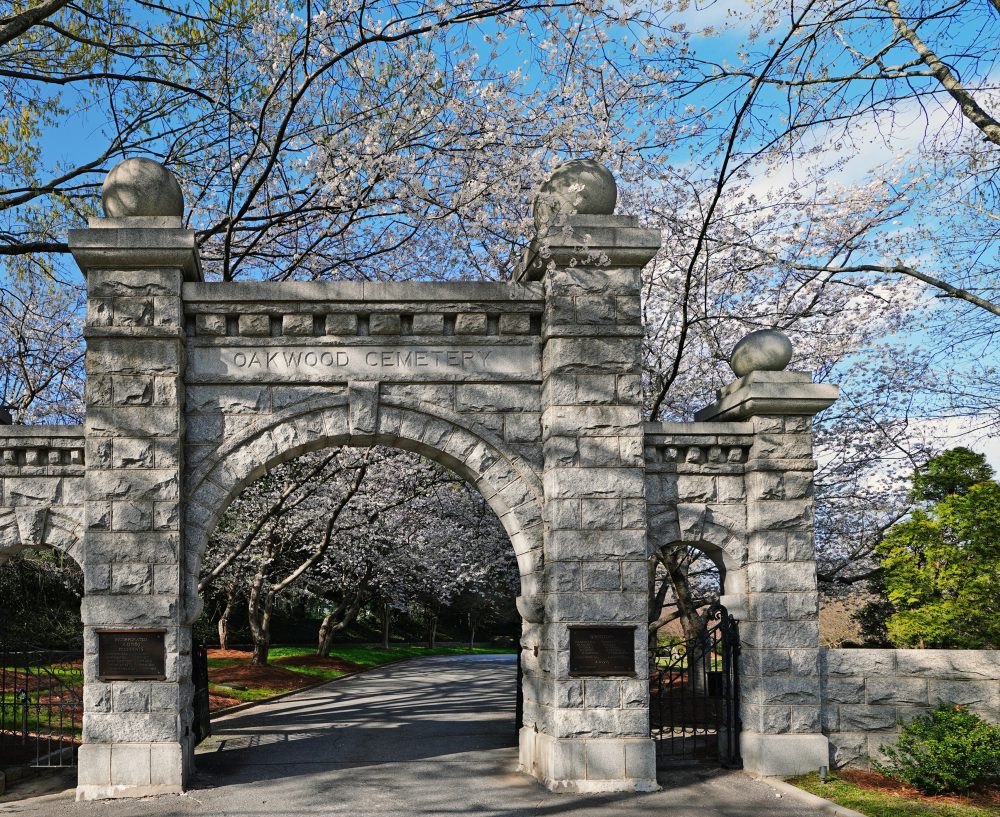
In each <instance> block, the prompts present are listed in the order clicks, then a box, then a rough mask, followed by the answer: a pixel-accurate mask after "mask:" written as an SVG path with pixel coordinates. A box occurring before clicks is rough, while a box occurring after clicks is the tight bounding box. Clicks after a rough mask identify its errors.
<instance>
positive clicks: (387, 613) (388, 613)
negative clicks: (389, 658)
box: [382, 604, 392, 650]
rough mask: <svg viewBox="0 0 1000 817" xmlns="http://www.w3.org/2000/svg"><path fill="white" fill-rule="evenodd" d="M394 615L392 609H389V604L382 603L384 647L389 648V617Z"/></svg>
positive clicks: (384, 648)
mask: <svg viewBox="0 0 1000 817" xmlns="http://www.w3.org/2000/svg"><path fill="white" fill-rule="evenodd" d="M391 616H392V611H391V610H390V609H389V605H388V604H383V605H382V649H383V650H387V649H389V619H390V617H391Z"/></svg>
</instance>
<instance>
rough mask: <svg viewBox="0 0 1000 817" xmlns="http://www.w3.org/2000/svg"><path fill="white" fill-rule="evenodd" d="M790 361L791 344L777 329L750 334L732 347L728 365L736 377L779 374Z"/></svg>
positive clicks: (761, 330)
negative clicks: (767, 373)
mask: <svg viewBox="0 0 1000 817" xmlns="http://www.w3.org/2000/svg"><path fill="white" fill-rule="evenodd" d="M791 359H792V342H791V341H790V340H789V339H788V336H787V335H785V334H784V333H783V332H779V331H778V330H777V329H760V330H758V331H756V332H751V333H750V334H749V335H747V336H746V337H745V338H743V340H741V341H740V342H739V343H737V344H736V346H734V347H733V353H732V354H731V355H730V356H729V365H730V366H731V367H732V370H733V371H734V372H735V373H736V376H737V377H743V376H745V375H748V374H750V372H780V371H781V370H782V369H784V368H785V367H786V366H787V365H788V362H789V361H790V360H791Z"/></svg>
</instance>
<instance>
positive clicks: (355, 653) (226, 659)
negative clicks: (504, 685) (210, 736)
mask: <svg viewBox="0 0 1000 817" xmlns="http://www.w3.org/2000/svg"><path fill="white" fill-rule="evenodd" d="M213 652H215V653H218V651H213V650H209V654H208V669H209V692H210V693H211V694H210V698H211V701H212V709H213V710H216V709H222V708H224V707H227V706H233V705H235V704H237V703H247V702H250V701H257V700H260V699H261V698H267V697H269V696H271V695H278V694H280V693H282V692H289V691H291V690H294V689H299V688H301V687H304V686H311V685H312V684H317V683H322V682H324V681H332V680H334V679H335V678H340V677H342V676H343V675H346V674H347V673H349V672H356V671H357V670H359V669H368V668H369V667H376V666H378V665H380V664H387V663H389V662H391V661H400V660H403V659H407V658H421V657H423V656H430V655H470V654H492V653H507V654H511V653H515V652H516V650H515V649H514V648H512V647H511V648H504V647H476V648H475V649H473V650H470V649H469V648H468V647H454V646H449V647H435V648H434V649H430V648H428V647H421V646H403V645H400V646H392V647H389V649H387V650H384V649H382V648H381V647H370V646H359V645H351V644H345V645H338V646H336V647H334V648H333V649H332V650H330V657H329V658H318V657H317V656H316V654H315V650H314V649H313V648H311V647H272V648H271V650H270V651H269V652H268V661H269V665H268V666H267V667H254V666H253V665H252V664H250V660H249V659H250V653H240V654H238V655H235V656H234V655H233V653H232V652H229V653H227V654H225V655H222V656H220V655H214V656H213ZM234 685H235V686H236V687H246V689H237V688H234Z"/></svg>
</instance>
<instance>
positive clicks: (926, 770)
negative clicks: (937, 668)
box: [872, 703, 1000, 794]
mask: <svg viewBox="0 0 1000 817" xmlns="http://www.w3.org/2000/svg"><path fill="white" fill-rule="evenodd" d="M881 749H882V751H883V753H884V754H885V756H886V758H887V759H888V762H886V763H879V762H874V763H873V764H872V765H873V766H874V767H875V769H876V770H877V771H879V772H881V773H882V774H885V775H888V776H889V777H892V778H895V779H896V780H902V781H903V782H905V783H909V784H910V785H912V786H916V787H917V788H918V789H920V790H921V791H922V792H924V793H925V794H942V793H944V792H965V793H967V792H968V791H969V790H970V789H973V788H975V787H977V786H981V785H982V784H984V783H987V782H990V781H993V780H996V779H998V778H1000V726H994V725H992V724H989V723H987V722H986V721H984V720H983V719H982V718H980V717H979V716H978V715H975V714H973V713H972V712H969V711H968V710H967V709H964V708H963V707H961V706H955V705H954V704H946V703H942V704H939V705H938V707H937V709H935V710H933V711H932V712H928V713H926V714H924V715H918V716H917V717H915V718H914V719H913V720H911V721H910V722H909V723H907V724H906V725H905V726H903V728H902V731H901V732H900V734H899V742H898V743H897V744H896V745H895V746H883V747H881Z"/></svg>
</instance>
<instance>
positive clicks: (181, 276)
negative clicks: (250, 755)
mask: <svg viewBox="0 0 1000 817" xmlns="http://www.w3.org/2000/svg"><path fill="white" fill-rule="evenodd" d="M103 193H104V204H105V212H106V213H107V214H108V216H109V217H108V218H94V219H91V220H90V224H89V227H90V228H89V229H86V230H73V231H71V233H70V249H71V250H72V252H73V255H74V257H75V258H76V260H77V263H78V264H79V265H80V267H81V269H82V270H83V273H84V275H85V277H86V282H87V323H86V331H85V336H86V340H87V354H86V373H87V383H86V398H85V400H86V411H87V415H86V447H87V451H86V460H87V473H86V477H85V480H84V481H85V488H84V491H85V502H86V514H85V533H84V554H85V555H84V561H85V574H84V581H85V588H84V590H85V598H84V602H83V622H84V645H85V661H84V683H85V686H84V720H83V745H82V746H81V748H80V758H79V764H80V765H79V777H78V788H77V798H78V799H95V798H102V797H121V796H127V797H135V796H142V795H146V794H158V793H179V792H181V791H182V790H183V788H184V784H185V778H186V772H187V770H188V769H189V768H190V760H191V757H192V752H193V740H192V734H191V723H190V720H191V714H190V712H191V699H192V685H191V680H190V679H191V669H190V664H191V628H190V626H188V625H186V624H185V623H184V619H183V611H182V609H181V607H182V603H181V598H182V571H183V564H182V542H181V531H182V519H181V515H182V513H181V504H180V494H179V489H180V484H181V475H182V472H181V469H182V460H181V458H182V449H183V446H182V437H183V402H184V393H183V392H184V380H183V378H184V329H183V310H182V301H181V286H182V284H183V282H184V281H185V280H197V279H198V278H199V277H200V271H199V266H198V256H197V251H196V249H195V241H194V233H193V231H190V230H185V229H182V228H181V217H180V216H181V211H182V207H183V202H182V198H181V192H180V188H179V187H178V185H177V182H176V180H175V179H174V178H173V176H172V175H171V174H170V173H169V172H168V171H167V170H165V169H164V168H163V167H161V166H160V165H158V164H156V163H155V162H152V161H150V160H146V159H130V160H127V161H125V162H123V163H122V164H120V165H118V166H117V167H116V168H115V169H114V170H112V171H111V173H110V174H109V176H108V180H107V181H106V183H105V186H104V191H103ZM102 630H119V631H139V630H147V631H153V632H154V634H153V635H152V636H150V637H151V638H153V639H154V643H155V640H156V639H158V636H157V635H156V634H155V633H156V632H162V634H163V642H164V654H165V658H164V672H163V675H162V677H159V678H154V679H149V678H147V679H143V680H124V679H122V680H112V679H110V678H108V677H106V676H100V674H99V663H98V648H97V645H98V639H99V634H100V631H102ZM117 674H119V675H126V674H129V673H128V671H127V669H126V672H122V673H117ZM147 674H148V673H147Z"/></svg>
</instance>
